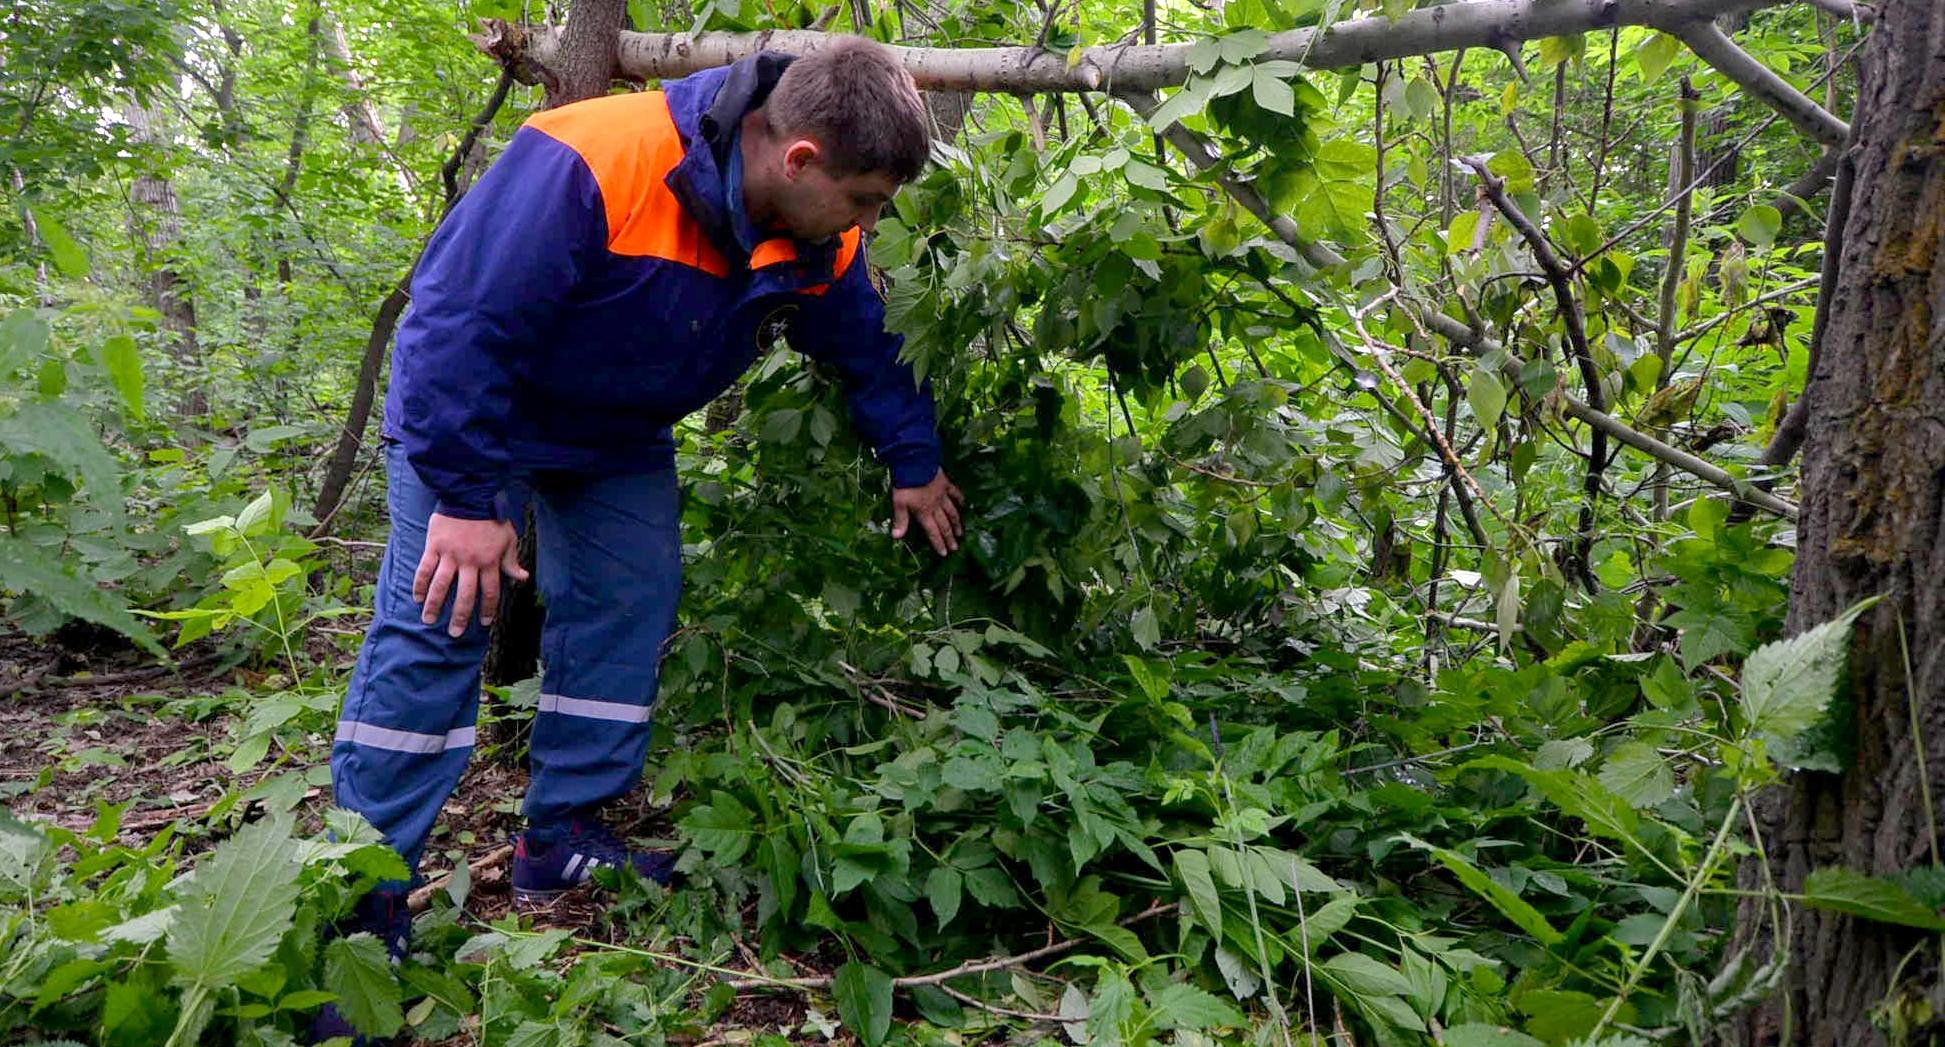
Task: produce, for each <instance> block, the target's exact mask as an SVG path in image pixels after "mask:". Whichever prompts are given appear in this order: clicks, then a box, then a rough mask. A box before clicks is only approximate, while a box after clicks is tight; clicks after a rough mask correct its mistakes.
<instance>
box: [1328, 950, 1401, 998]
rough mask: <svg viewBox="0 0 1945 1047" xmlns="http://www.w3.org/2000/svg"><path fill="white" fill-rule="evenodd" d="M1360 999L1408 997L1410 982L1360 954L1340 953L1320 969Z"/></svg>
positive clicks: (1390, 969) (1391, 969)
mask: <svg viewBox="0 0 1945 1047" xmlns="http://www.w3.org/2000/svg"><path fill="white" fill-rule="evenodd" d="M1318 969H1319V970H1321V971H1323V972H1324V973H1325V974H1327V975H1329V976H1330V978H1331V980H1332V981H1335V982H1336V983H1337V984H1339V985H1342V986H1344V987H1345V988H1346V989H1348V990H1350V991H1351V992H1352V993H1353V994H1355V995H1357V996H1408V995H1410V994H1411V982H1410V981H1408V980H1406V978H1405V976H1404V975H1402V974H1399V973H1398V972H1397V971H1396V970H1394V969H1393V968H1390V967H1387V966H1385V965H1384V964H1382V963H1379V962H1378V961H1376V960H1374V959H1372V958H1371V957H1369V956H1366V955H1364V954H1363V953H1361V952H1346V953H1338V954H1337V955H1336V956H1333V957H1331V958H1330V959H1328V960H1325V961H1324V962H1323V963H1322V964H1321V965H1319V967H1318Z"/></svg>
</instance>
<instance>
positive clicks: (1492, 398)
mask: <svg viewBox="0 0 1945 1047" xmlns="http://www.w3.org/2000/svg"><path fill="white" fill-rule="evenodd" d="M1466 402H1467V403H1469V404H1471V405H1472V414H1473V417H1475V418H1477V419H1478V420H1479V425H1480V427H1481V428H1486V429H1490V428H1492V427H1493V426H1494V425H1497V424H1499V416H1500V415H1501V414H1502V413H1504V412H1505V410H1506V383H1504V382H1502V381H1500V380H1499V376H1498V375H1496V374H1494V373H1493V371H1492V368H1490V367H1487V366H1484V365H1481V366H1479V367H1475V368H1473V369H1472V383H1471V384H1470V385H1468V386H1467V387H1466Z"/></svg>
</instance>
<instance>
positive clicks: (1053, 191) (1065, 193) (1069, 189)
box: [1040, 172, 1081, 215]
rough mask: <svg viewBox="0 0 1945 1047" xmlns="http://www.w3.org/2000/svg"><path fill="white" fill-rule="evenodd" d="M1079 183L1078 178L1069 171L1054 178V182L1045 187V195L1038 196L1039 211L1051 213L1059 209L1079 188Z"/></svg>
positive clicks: (1043, 213)
mask: <svg viewBox="0 0 1945 1047" xmlns="http://www.w3.org/2000/svg"><path fill="white" fill-rule="evenodd" d="M1080 185H1081V183H1080V180H1079V179H1078V178H1075V177H1074V175H1073V174H1072V173H1071V172H1069V173H1066V174H1063V175H1061V176H1060V177H1059V178H1057V179H1055V180H1054V184H1053V185H1052V186H1051V187H1049V188H1048V189H1047V195H1045V196H1043V197H1041V198H1040V213H1041V214H1042V215H1051V214H1053V213H1054V212H1055V211H1058V210H1060V208H1061V206H1062V205H1064V204H1066V203H1067V201H1069V200H1072V199H1073V198H1074V192H1075V190H1077V189H1079V188H1080Z"/></svg>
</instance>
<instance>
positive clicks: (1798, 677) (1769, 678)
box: [1742, 597, 1877, 741]
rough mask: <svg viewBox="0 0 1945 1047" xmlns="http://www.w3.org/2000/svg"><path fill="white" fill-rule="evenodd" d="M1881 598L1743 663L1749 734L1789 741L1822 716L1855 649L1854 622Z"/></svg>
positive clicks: (1760, 650) (1771, 646)
mask: <svg viewBox="0 0 1945 1047" xmlns="http://www.w3.org/2000/svg"><path fill="white" fill-rule="evenodd" d="M1876 602H1877V599H1876V598H1875V597H1873V598H1872V599H1869V600H1866V601H1864V602H1863V603H1860V604H1858V605H1857V606H1855V607H1852V608H1851V609H1850V610H1848V611H1845V612H1844V613H1843V614H1842V615H1840V616H1838V617H1837V618H1836V619H1834V620H1832V621H1828V622H1825V623H1823V624H1822V625H1819V626H1817V627H1816V628H1814V629H1809V630H1806V631H1804V632H1802V633H1799V634H1797V635H1796V636H1792V637H1790V638H1789V639H1787V640H1778V641H1776V642H1775V643H1768V644H1764V645H1763V646H1761V647H1758V648H1757V649H1756V650H1754V651H1752V652H1751V653H1750V655H1749V659H1748V661H1746V662H1744V663H1743V667H1742V708H1743V715H1744V717H1745V718H1746V720H1747V724H1748V728H1749V731H1750V733H1752V734H1759V735H1763V736H1765V737H1767V738H1769V739H1771V740H1773V741H1787V740H1789V739H1792V738H1794V737H1796V736H1797V735H1799V734H1801V733H1803V732H1804V731H1805V730H1806V729H1808V728H1809V727H1810V726H1811V725H1812V724H1814V723H1816V722H1817V721H1818V720H1819V719H1820V718H1821V717H1822V715H1823V711H1824V709H1825V708H1827V707H1828V706H1829V705H1830V700H1831V699H1832V698H1833V697H1834V696H1835V695H1836V693H1837V684H1838V681H1839V680H1840V679H1841V678H1842V676H1843V672H1844V667H1845V663H1846V661H1847V660H1848V657H1849V653H1850V634H1851V625H1852V624H1853V623H1854V622H1856V621H1857V616H1858V615H1860V614H1863V613H1864V612H1865V611H1866V610H1868V609H1869V608H1870V607H1871V605H1873V604H1875V603H1876Z"/></svg>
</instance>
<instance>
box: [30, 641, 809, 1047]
mask: <svg viewBox="0 0 1945 1047" xmlns="http://www.w3.org/2000/svg"><path fill="white" fill-rule="evenodd" d="M63 639H64V640H65V642H63V643H54V642H49V641H48V640H46V639H35V638H30V637H26V636H23V635H20V634H8V635H4V636H0V804H4V805H5V807H6V808H7V809H8V810H9V811H11V812H12V813H13V814H14V815H15V816H16V817H19V818H21V819H23V820H28V821H41V822H48V823H52V824H56V825H59V826H61V827H63V828H66V829H70V830H73V831H76V832H82V831H86V830H88V829H89V828H91V827H92V826H94V825H95V824H96V823H97V819H98V818H99V817H100V816H101V813H102V810H103V809H104V808H112V807H120V808H122V810H121V815H120V821H119V825H118V828H117V831H116V838H117V840H118V842H120V843H121V844H123V845H125V846H130V847H141V846H144V845H146V844H147V843H148V842H149V841H150V840H151V839H153V838H154V836H155V835H156V834H157V833H159V832H161V831H163V829H164V828H165V827H168V826H170V825H171V824H174V825H175V827H176V831H177V834H178V837H179V839H180V840H181V841H182V847H183V851H184V853H185V854H190V855H193V854H195V853H198V852H201V851H205V850H207V849H209V848H210V847H212V846H214V845H215V844H216V843H217V842H219V841H220V839H221V838H222V837H224V836H226V835H228V833H229V832H230V831H231V830H232V829H233V828H234V827H235V826H236V825H237V824H240V823H241V822H242V821H243V820H247V819H249V818H251V817H255V816H258V815H259V814H260V813H261V812H262V811H263V810H264V809H265V808H266V806H268V805H273V804H274V805H275V806H277V807H278V808H279V809H282V808H283V807H284V806H285V804H287V803H289V802H290V801H291V800H295V803H294V804H291V809H292V810H293V811H294V812H295V813H296V815H297V818H298V821H299V824H300V825H301V826H302V827H303V828H304V829H305V830H306V831H311V832H315V831H318V830H320V829H321V827H322V821H321V816H322V813H323V811H324V810H325V808H326V807H328V806H329V804H330V781H329V759H330V739H329V736H328V735H327V734H317V735H313V736H310V737H309V738H307V739H306V740H305V741H303V742H300V743H297V744H294V745H290V746H288V747H287V748H284V749H283V750H282V751H281V753H280V754H279V755H278V756H277V757H276V758H275V759H270V760H266V761H264V762H263V763H262V764H261V765H260V766H259V767H257V768H255V769H252V770H250V771H247V772H244V773H242V774H236V773H233V772H232V771H231V770H230V769H229V767H228V766H227V765H226V763H225V759H224V757H225V754H226V753H227V752H229V751H230V750H231V748H232V746H233V741H234V738H235V735H236V732H237V729H238V727H239V726H240V725H241V724H242V723H243V722H244V721H245V720H246V719H247V717H248V715H249V704H250V703H251V702H252V701H253V700H255V698H254V696H255V695H258V694H260V693H261V691H262V689H263V688H264V686H265V674H264V673H262V672H258V671H255V670H248V669H241V668H236V667H233V666H227V665H224V664H223V662H222V659H221V658H220V657H219V656H217V655H216V654H215V653H214V652H213V651H200V652H199V651H196V650H191V651H188V652H178V658H177V664H176V667H175V668H174V669H169V668H160V667H156V666H154V665H153V664H152V663H146V662H145V661H144V660H143V659H142V658H141V657H140V656H138V655H136V654H134V653H132V652H129V651H127V650H126V649H125V648H118V646H117V645H115V644H113V642H112V641H108V642H105V643H101V644H99V645H93V644H92V641H94V640H95V639H96V638H94V637H92V636H90V635H86V634H82V635H80V636H69V637H64V638H63ZM77 641H78V642H77ZM313 653H324V652H313ZM280 777H282V778H295V779H296V781H295V782H293V783H291V784H290V785H287V786H286V788H285V789H284V790H282V791H281V797H282V802H279V799H278V797H277V796H276V795H275V794H270V795H266V796H263V797H258V798H253V799H251V800H248V801H244V802H236V803H233V804H230V805H224V798H225V797H228V796H231V795H233V794H235V793H239V792H240V793H242V794H244V795H246V796H247V795H250V794H251V793H252V792H257V793H264V792H265V791H266V790H265V788H264V787H265V786H266V784H267V783H270V782H271V781H272V780H273V779H277V778H280ZM526 783H527V773H526V771H525V769H524V768H521V767H514V766H508V765H507V763H506V762H504V761H501V760H498V759H494V758H491V757H490V755H489V756H482V757H479V758H476V759H475V760H474V761H473V763H472V765H471V766H470V767H469V768H468V769H467V772H466V774H465V776H464V777H463V778H462V779H461V781H460V784H459V787H458V789H457V790H455V792H454V794H453V796H452V798H451V799H449V800H448V801H447V803H446V806H445V808H444V810H443V811H442V816H441V818H440V821H439V824H438V825H437V826H436V827H435V829H434V837H433V839H432V841H431V843H430V844H429V845H428V848H427V852H426V857H425V859H424V861H423V863H422V865H423V870H422V871H423V873H424V875H425V879H426V881H427V882H428V883H430V884H432V885H433V889H437V888H438V887H439V886H440V885H441V884H443V883H444V882H445V880H446V878H447V877H448V876H449V875H450V874H451V873H452V871H453V869H454V868H455V867H456V866H457V865H459V864H462V863H463V864H466V865H467V866H468V867H469V874H470V875H469V882H470V887H469V890H468V891H467V894H466V901H465V907H466V915H467V917H468V918H469V921H470V922H475V923H478V924H481V925H484V924H487V923H490V922H493V921H496V920H500V919H502V918H503V917H505V916H507V915H508V914H509V913H510V912H512V911H513V910H514V908H515V904H514V901H513V897H512V891H511V889H510V887H509V884H508V880H507V871H508V863H509V861H510V860H511V859H510V855H509V854H508V843H509V841H510V839H511V837H512V835H513V833H515V832H516V831H517V830H518V829H519V826H520V819H519V816H518V810H519V801H520V798H521V797H522V796H523V795H524V793H525V791H526ZM213 814H214V815H215V817H212V815H213ZM610 814H611V818H612V821H613V824H614V825H615V826H616V828H617V829H618V830H619V831H620V832H622V834H623V835H624V836H628V837H631V838H644V837H646V838H651V839H659V840H666V839H669V838H670V837H672V836H673V834H674V827H673V826H672V824H671V823H670V821H669V811H668V810H667V809H666V808H663V807H657V806H652V805H650V804H649V803H648V801H647V797H646V793H645V790H638V791H637V792H636V793H634V794H631V795H630V796H629V797H627V798H625V799H624V800H623V801H622V802H621V803H620V804H618V805H616V806H615V808H613V809H612V810H611V812H610ZM428 893H429V892H428ZM520 915H521V916H522V917H524V918H525V919H526V921H527V924H528V925H529V926H530V927H531V928H532V929H535V930H550V929H562V930H567V931H570V932H572V933H573V934H574V935H575V936H576V937H579V938H582V939H583V940H591V941H605V942H610V943H613V944H624V942H623V936H622V934H621V933H620V929H619V928H617V927H614V926H612V925H611V923H610V922H609V921H607V920H606V919H604V917H603V905H602V903H601V900H600V899H599V898H597V897H595V896H593V895H592V894H591V893H589V892H587V891H577V892H573V893H570V894H569V895H567V896H565V897H564V898H562V899H560V900H559V901H556V902H554V903H553V904H551V905H548V906H546V907H544V908H542V907H531V906H523V907H520ZM577 951H580V950H578V949H575V948H569V949H567V950H565V955H568V956H571V955H572V954H573V953H574V952H577ZM805 1014H806V1007H805V1004H804V1002H803V1001H802V1000H800V999H798V998H795V997H789V996H781V997H780V996H769V995H747V994H746V995H744V996H742V997H740V998H739V999H738V1000H737V1001H736V1003H735V1005H734V1006H733V1007H732V1008H731V1010H730V1011H729V1012H728V1013H727V1014H726V1015H725V1016H724V1017H723V1019H721V1022H720V1024H719V1025H718V1027H717V1029H716V1030H714V1031H715V1032H716V1033H717V1034H719V1035H720V1034H721V1033H723V1032H725V1031H729V1030H735V1031H737V1032H738V1033H740V1034H742V1035H744V1036H749V1037H753V1036H754V1035H756V1034H760V1033H765V1032H769V1033H778V1034H781V1035H784V1036H786V1037H793V1036H794V1035H795V1034H796V1033H797V1031H798V1030H799V1029H801V1028H802V1026H803V1024H804V1020H805ZM414 1042H418V1041H414ZM455 1042H459V1041H455ZM724 1042H730V1041H724Z"/></svg>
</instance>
